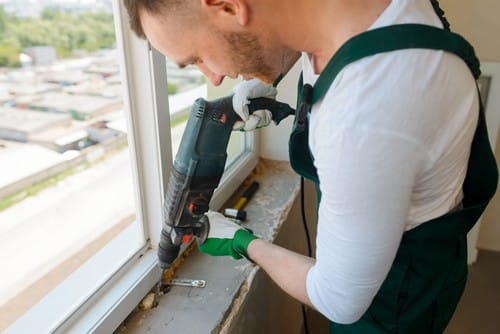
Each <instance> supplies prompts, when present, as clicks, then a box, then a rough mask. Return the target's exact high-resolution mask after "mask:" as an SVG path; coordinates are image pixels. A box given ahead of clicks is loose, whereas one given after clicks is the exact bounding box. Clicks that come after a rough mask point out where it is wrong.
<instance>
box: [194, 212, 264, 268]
mask: <svg viewBox="0 0 500 334" xmlns="http://www.w3.org/2000/svg"><path fill="white" fill-rule="evenodd" d="M206 216H207V217H208V221H209V223H210V228H209V232H208V237H207V239H206V240H205V242H204V243H203V244H201V245H198V249H199V250H200V251H201V252H202V253H206V254H209V255H212V256H232V257H233V258H235V259H241V258H242V257H243V256H244V257H246V258H248V256H247V248H248V244H249V243H250V241H252V240H254V239H257V237H256V236H255V235H253V234H252V233H251V232H249V231H248V230H246V229H245V228H243V227H241V226H240V225H238V224H236V223H234V222H232V221H231V220H229V219H228V218H226V217H224V216H223V215H222V214H220V213H218V212H215V211H208V212H207V213H206Z"/></svg>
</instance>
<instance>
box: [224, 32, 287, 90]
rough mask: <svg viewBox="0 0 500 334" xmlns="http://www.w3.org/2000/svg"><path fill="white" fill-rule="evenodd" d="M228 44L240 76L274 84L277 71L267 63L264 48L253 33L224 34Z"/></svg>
mask: <svg viewBox="0 0 500 334" xmlns="http://www.w3.org/2000/svg"><path fill="white" fill-rule="evenodd" d="M223 36H224V39H225V40H226V41H227V42H228V46H229V53H228V54H229V55H230V57H231V60H232V62H233V64H234V65H235V67H236V68H237V70H238V74H242V75H247V76H251V77H254V78H257V79H259V80H261V81H264V82H267V83H272V82H273V81H274V80H275V79H276V77H277V74H276V71H275V70H273V68H272V66H270V65H269V63H268V62H267V61H266V58H265V56H264V48H263V47H262V45H261V44H260V42H259V40H258V39H257V37H256V36H255V35H253V34H251V33H234V32H232V33H223Z"/></svg>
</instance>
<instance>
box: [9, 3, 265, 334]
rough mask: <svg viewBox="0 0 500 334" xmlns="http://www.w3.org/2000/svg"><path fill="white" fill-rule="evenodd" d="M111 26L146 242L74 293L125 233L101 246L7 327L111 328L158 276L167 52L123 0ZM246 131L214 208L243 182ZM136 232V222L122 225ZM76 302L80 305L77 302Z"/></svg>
mask: <svg viewBox="0 0 500 334" xmlns="http://www.w3.org/2000/svg"><path fill="white" fill-rule="evenodd" d="M113 11H114V17H115V31H116V39H117V48H118V54H119V55H120V70H121V76H122V83H123V86H124V87H125V89H124V96H123V97H124V105H125V114H126V121H127V126H128V129H129V131H128V141H129V149H130V155H131V161H132V175H133V183H134V189H135V202H136V208H137V214H136V219H137V220H138V221H140V222H141V223H142V233H143V236H144V240H146V242H145V244H144V246H143V247H141V248H140V249H138V250H130V249H128V251H129V252H130V253H131V254H130V255H131V256H130V259H129V261H128V262H127V263H125V264H124V265H122V266H121V268H120V269H119V270H118V271H117V272H116V273H114V274H113V275H112V276H111V277H108V278H105V277H103V282H102V285H101V286H100V288H98V289H97V290H95V291H94V292H93V293H91V295H90V296H89V297H88V298H87V299H86V300H83V301H82V300H75V299H72V296H73V294H72V293H71V291H72V290H75V288H78V287H80V286H81V285H79V283H78V282H82V281H85V280H86V277H89V276H88V275H89V274H94V275H95V271H96V270H99V268H102V266H103V265H105V263H106V261H105V260H108V261H109V260H110V259H112V256H113V254H116V252H117V251H127V250H126V249H124V248H123V246H127V245H123V244H124V242H123V240H120V238H121V237H123V236H122V235H120V236H119V237H117V238H116V239H115V240H113V241H112V242H110V243H109V244H108V245H107V246H105V247H104V248H103V249H102V250H101V251H100V252H99V253H98V254H97V256H94V257H93V258H92V259H91V260H89V261H88V263H86V264H84V265H83V266H82V267H81V268H79V269H78V270H77V271H75V273H73V274H72V275H70V277H68V278H67V279H66V280H65V281H64V282H63V283H62V284H60V286H59V287H57V288H56V289H54V291H52V292H51V293H49V294H48V295H47V296H46V297H45V298H43V299H42V300H41V301H40V302H39V303H38V304H37V305H35V306H33V307H32V308H31V309H30V310H28V311H27V312H26V313H25V314H24V315H23V316H21V317H20V318H19V319H18V320H17V321H16V322H14V323H13V324H12V325H11V326H10V327H9V328H7V330H6V332H5V333H28V332H32V331H33V330H34V328H36V331H37V332H47V333H49V332H50V333H83V332H85V333H112V332H113V331H114V330H115V329H116V328H117V327H118V326H119V325H120V324H121V322H122V321H123V320H124V319H125V318H126V317H127V316H128V315H129V314H130V312H131V311H132V310H133V309H134V308H135V307H136V306H137V305H138V304H139V303H140V301H141V300H142V298H143V297H144V296H145V295H146V294H147V293H148V292H149V291H150V290H151V289H152V288H153V286H154V285H155V284H156V283H157V282H158V280H159V278H160V275H161V272H160V270H159V268H158V266H157V258H156V250H155V248H156V245H157V244H158V241H159V234H160V233H159V231H160V230H161V223H162V204H163V198H164V187H166V185H167V181H168V175H169V171H170V169H171V167H172V152H171V139H170V120H169V107H168V95H167V94H165V92H166V91H167V72H166V64H165V57H164V56H163V55H161V54H160V53H159V52H158V51H156V50H154V49H153V48H151V46H150V45H149V44H148V43H147V42H146V41H144V40H140V39H139V38H137V37H136V36H135V35H134V34H133V33H132V32H131V31H130V29H129V26H128V16H127V14H126V10H125V9H124V6H123V3H122V2H121V1H118V0H113ZM241 135H242V136H245V140H244V141H243V143H245V144H244V147H242V153H241V154H240V155H239V156H238V158H236V159H235V160H234V161H233V162H232V163H231V164H230V165H229V166H227V168H226V172H225V175H224V177H223V179H222V181H221V184H220V186H219V188H218V189H217V191H216V192H215V194H214V196H213V198H212V201H211V207H212V208H215V209H217V208H219V207H221V206H222V204H223V203H224V202H225V201H226V200H227V199H228V198H229V196H230V195H231V194H232V193H233V192H234V191H235V190H236V189H237V188H238V187H239V186H240V184H241V183H242V182H243V180H244V179H245V178H246V177H247V175H248V174H249V173H250V172H251V171H252V170H253V168H254V167H255V166H256V164H257V161H258V143H257V138H258V136H257V135H255V134H253V133H242V134H241ZM123 233H124V234H126V233H137V229H135V230H134V229H126V230H125V231H124V232H123ZM75 305H77V306H75Z"/></svg>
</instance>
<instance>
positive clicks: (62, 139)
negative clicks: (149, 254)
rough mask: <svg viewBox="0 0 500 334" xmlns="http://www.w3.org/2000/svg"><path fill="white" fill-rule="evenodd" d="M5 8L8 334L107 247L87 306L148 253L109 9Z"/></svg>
mask: <svg viewBox="0 0 500 334" xmlns="http://www.w3.org/2000/svg"><path fill="white" fill-rule="evenodd" d="M2 3H3V8H2V7H0V66H1V68H0V103H1V106H0V161H1V165H0V166H1V167H0V168H1V173H0V261H1V263H2V284H1V285H0V332H1V331H3V329H5V328H6V327H7V326H8V325H10V324H11V323H12V322H13V321H15V320H16V319H17V318H19V317H20V316H21V315H22V314H23V313H24V312H25V311H26V310H28V309H29V308H30V307H31V306H33V305H34V304H36V303H37V302H38V301H40V300H41V299H42V298H43V297H44V296H45V295H46V294H48V293H49V292H51V291H53V289H55V288H56V287H57V286H58V285H59V284H60V283H61V282H62V281H63V280H64V279H65V278H66V277H68V275H70V274H72V273H75V272H77V271H78V269H79V268H80V267H81V266H82V265H83V264H85V263H87V262H88V261H89V260H93V259H94V255H95V254H97V253H98V252H99V251H100V250H102V249H103V247H104V246H109V245H110V244H112V243H113V242H118V241H117V240H120V241H119V242H120V245H118V247H119V249H121V251H119V252H116V257H114V258H113V259H112V261H111V260H110V261H109V263H108V265H107V266H106V268H107V269H108V272H103V271H100V272H98V273H95V276H93V277H86V278H84V279H85V283H86V285H87V286H88V287H89V288H88V289H85V290H84V291H81V293H82V296H81V300H82V301H83V300H85V298H86V296H89V295H90V294H91V293H92V292H94V291H95V290H96V289H97V288H99V287H100V286H101V285H102V283H103V282H104V281H105V280H106V279H107V278H109V277H110V276H111V275H112V274H113V273H114V272H115V271H116V270H117V269H118V268H120V267H121V266H122V265H123V263H125V262H126V261H127V260H128V259H129V257H130V256H131V255H132V254H133V253H135V252H136V251H137V250H138V249H139V248H140V247H142V246H143V245H144V244H145V240H144V237H143V232H142V224H141V222H139V221H137V220H136V219H135V213H136V208H135V204H134V200H135V190H134V187H133V182H132V181H133V179H132V173H131V161H130V155H129V150H128V143H127V128H126V125H125V118H124V112H126V111H124V110H123V101H122V83H121V80H120V75H119V67H118V55H117V51H116V49H115V44H116V43H115V33H114V23H113V14H112V9H111V8H112V6H111V0H100V1H97V2H80V1H55V0H45V1H37V2H30V3H29V6H28V5H27V3H25V2H24V1H14V0H12V1H2ZM82 279H83V278H82ZM89 282H90V283H89ZM77 306H78V305H75V307H77ZM65 311H66V312H68V311H69V310H65Z"/></svg>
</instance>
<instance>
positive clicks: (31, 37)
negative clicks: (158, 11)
mask: <svg viewBox="0 0 500 334" xmlns="http://www.w3.org/2000/svg"><path fill="white" fill-rule="evenodd" d="M114 44H115V31H114V23H113V15H112V14H110V13H92V12H85V13H78V14H73V13H67V12H62V11H59V10H57V9H45V10H44V11H43V12H42V13H41V15H40V17H39V18H23V19H21V18H16V17H12V16H9V15H8V14H6V13H5V11H4V10H3V8H2V7H1V6H0V46H2V47H0V66H19V59H18V56H19V52H20V51H21V50H22V49H23V48H27V47H31V46H41V45H50V46H53V47H54V48H55V49H56V52H57V55H58V57H61V58H65V57H70V56H71V55H72V54H73V53H74V52H75V51H81V50H84V51H87V52H93V51H96V50H99V49H105V48H110V47H113V46H114Z"/></svg>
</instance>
